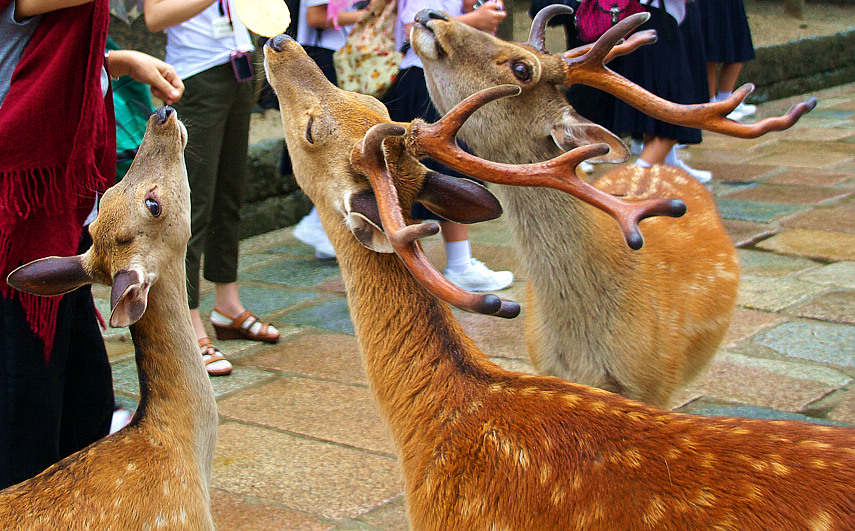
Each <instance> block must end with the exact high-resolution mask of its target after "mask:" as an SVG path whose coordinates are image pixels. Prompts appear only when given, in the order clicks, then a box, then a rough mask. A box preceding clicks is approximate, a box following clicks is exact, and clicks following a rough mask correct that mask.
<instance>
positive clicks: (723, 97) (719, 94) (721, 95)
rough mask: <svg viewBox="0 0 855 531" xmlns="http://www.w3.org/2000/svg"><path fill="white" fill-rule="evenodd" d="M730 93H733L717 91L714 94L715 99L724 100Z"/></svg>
mask: <svg viewBox="0 0 855 531" xmlns="http://www.w3.org/2000/svg"><path fill="white" fill-rule="evenodd" d="M731 94H733V92H719V93H718V94H716V95H715V101H722V100H726V99H727V98H729V97H730V95H731Z"/></svg>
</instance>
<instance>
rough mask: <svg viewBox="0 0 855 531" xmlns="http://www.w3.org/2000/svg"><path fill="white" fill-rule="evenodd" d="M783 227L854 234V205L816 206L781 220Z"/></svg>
mask: <svg viewBox="0 0 855 531" xmlns="http://www.w3.org/2000/svg"><path fill="white" fill-rule="evenodd" d="M781 225H782V226H784V227H789V228H793V229H812V230H821V231H826V232H847V233H850V234H855V206H851V205H846V206H840V207H831V208H817V209H814V210H811V211H809V212H805V213H802V214H797V215H795V216H793V217H792V218H789V219H786V220H784V221H782V222H781Z"/></svg>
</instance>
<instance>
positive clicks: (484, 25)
mask: <svg viewBox="0 0 855 531" xmlns="http://www.w3.org/2000/svg"><path fill="white" fill-rule="evenodd" d="M506 16H508V13H507V12H506V11H505V10H504V4H503V3H502V2H501V0H489V1H488V2H485V3H483V4H481V5H480V6H478V7H477V8H475V10H474V11H472V12H471V13H466V14H463V15H461V16H460V17H459V18H460V21H461V22H463V23H464V24H467V25H469V26H472V27H473V28H477V29H479V30H481V31H486V32H487V33H495V32H496V28H498V27H499V23H501V22H502V21H503V20H505V17H506Z"/></svg>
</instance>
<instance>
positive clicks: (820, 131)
mask: <svg viewBox="0 0 855 531" xmlns="http://www.w3.org/2000/svg"><path fill="white" fill-rule="evenodd" d="M849 134H850V133H848V132H847V131H846V130H845V129H835V128H829V127H810V126H805V125H802V124H797V125H795V126H793V127H791V128H790V129H787V130H786V131H778V132H776V133H775V137H776V138H778V139H780V140H801V141H814V140H816V139H817V138H822V139H824V140H827V141H828V142H836V141H838V140H841V139H844V138H847V137H848V136H849Z"/></svg>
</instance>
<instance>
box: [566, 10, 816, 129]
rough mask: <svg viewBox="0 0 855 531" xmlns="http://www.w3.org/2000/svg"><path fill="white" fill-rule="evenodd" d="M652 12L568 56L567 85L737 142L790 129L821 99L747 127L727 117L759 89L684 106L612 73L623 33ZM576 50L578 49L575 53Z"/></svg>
mask: <svg viewBox="0 0 855 531" xmlns="http://www.w3.org/2000/svg"><path fill="white" fill-rule="evenodd" d="M648 16H649V13H637V14H635V15H632V16H629V17H627V18H625V19H624V20H622V21H620V22H618V23H617V24H616V25H615V26H613V27H611V28H610V29H609V30H608V31H606V32H605V33H604V34H603V35H602V36H601V37H600V38H599V39H598V40H597V42H595V43H594V44H593V46H591V48H590V49H588V50H587V52H586V53H585V54H584V55H581V56H577V55H575V54H571V53H570V52H568V53H567V54H565V55H564V56H563V59H564V72H565V78H564V84H565V85H567V86H570V85H572V84H574V83H582V84H583V85H588V86H590V87H594V88H598V89H600V90H603V91H605V92H608V93H609V94H612V95H613V96H615V97H617V98H620V99H621V100H623V101H625V102H626V103H628V104H629V105H632V106H633V107H635V108H636V109H638V110H639V111H641V112H643V113H645V114H647V115H648V116H652V117H653V118H656V119H658V120H662V121H665V122H668V123H672V124H676V125H682V126H686V127H694V128H697V129H705V130H707V131H712V132H715V133H721V134H724V135H728V136H732V137H736V138H757V137H758V136H761V135H764V134H766V133H768V132H770V131H782V130H784V129H787V128H789V127H791V126H792V125H793V124H794V123H796V121H798V119H799V118H801V117H802V115H804V114H805V113H807V112H810V111H811V110H813V109H814V107H816V98H813V97H811V98H808V99H807V100H805V101H803V102H801V103H798V104H796V105H794V106H793V107H791V108H790V110H789V111H787V113H786V114H784V115H783V116H776V117H770V118H765V119H763V120H759V121H757V122H755V123H753V124H746V123H741V122H737V121H734V120H730V119H728V118H727V115H728V114H730V113H731V111H733V109H735V108H736V107H737V105H739V103H740V102H742V100H743V99H744V98H745V97H746V96H747V95H748V94H750V93H751V92H752V91H753V90H754V85H752V84H750V83H748V84H745V85H743V86H742V87H740V88H739V89H738V90H736V91H734V93H733V94H732V95H731V96H730V97H729V98H727V99H726V100H722V101H717V102H714V103H702V104H697V105H680V104H677V103H674V102H671V101H668V100H666V99H664V98H660V97H659V96H656V95H654V94H651V93H650V92H648V91H647V90H645V89H643V88H641V87H640V86H638V85H636V84H635V83H633V82H632V81H630V80H628V79H626V78H625V77H623V76H621V75H620V74H617V73H616V72H614V71H612V70H610V69H608V68H607V67H606V66H605V64H604V63H605V62H607V61H608V60H610V59H613V58H614V57H617V55H614V54H612V53H610V50H612V49H613V48H614V46H615V44H616V43H617V42H618V41H619V40H620V38H621V37H622V36H623V35H626V34H627V33H628V32H629V31H631V30H632V29H633V28H636V27H638V25H639V24H641V23H643V22H644V21H645V20H647V17H648ZM571 52H575V50H571Z"/></svg>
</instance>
